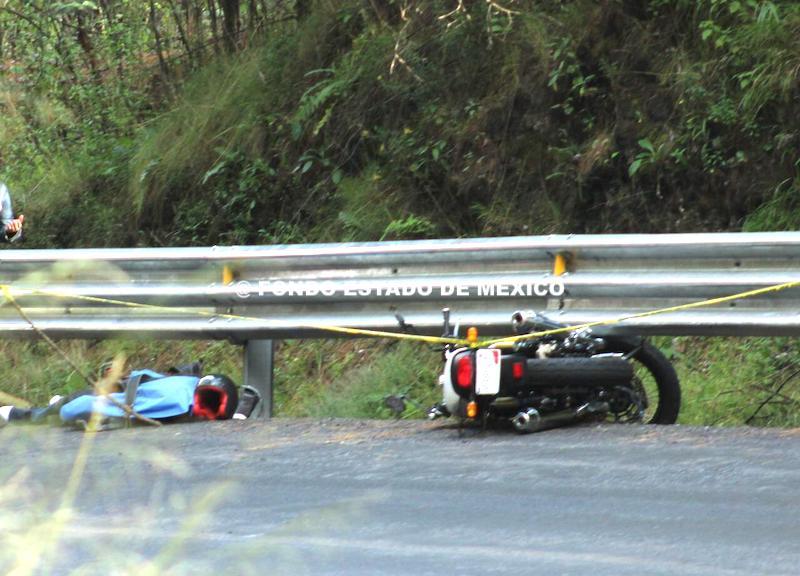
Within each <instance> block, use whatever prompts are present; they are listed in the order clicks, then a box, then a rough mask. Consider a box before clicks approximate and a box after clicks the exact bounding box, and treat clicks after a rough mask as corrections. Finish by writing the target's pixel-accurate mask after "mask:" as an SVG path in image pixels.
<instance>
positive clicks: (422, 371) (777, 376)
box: [0, 338, 800, 426]
mask: <svg viewBox="0 0 800 576" xmlns="http://www.w3.org/2000/svg"><path fill="white" fill-rule="evenodd" d="M655 344H656V345H658V346H659V348H661V350H662V351H664V352H665V354H667V356H668V357H670V358H671V359H672V361H673V362H674V364H675V367H676V369H677V371H678V374H679V376H680V379H681V386H682V390H683V402H682V408H681V416H680V419H679V422H680V423H683V424H692V425H720V426H736V425H744V424H751V425H758V426H800V342H799V341H798V340H797V339H791V338H656V339H655ZM60 345H61V346H62V347H63V348H64V349H65V351H66V352H67V353H68V354H69V355H70V357H71V358H72V359H73V360H74V361H75V362H76V363H77V364H78V365H79V366H80V367H81V368H82V369H84V371H87V372H90V373H94V372H95V371H96V369H97V367H98V366H99V365H100V364H101V363H102V362H103V361H105V360H108V359H110V358H112V357H114V356H115V355H117V354H118V353H122V354H124V355H125V356H126V357H127V358H128V369H133V368H143V367H147V368H153V369H156V370H164V369H166V368H168V367H169V366H172V365H176V364H182V363H187V362H192V361H195V360H198V359H202V360H203V361H204V364H205V370H206V371H207V372H222V373H225V374H228V375H230V376H231V377H232V378H233V379H234V380H235V381H236V382H241V376H242V373H241V369H242V364H241V349H240V347H238V346H236V345H233V344H230V343H228V342H178V341H168V342H160V341H139V340H113V341H111V340H110V341H90V342H79V341H75V342H72V341H70V342H62V343H61V344H60ZM276 352H277V353H276V365H275V413H276V415H278V416H311V417H315V418H322V417H344V418H388V417H391V413H390V412H389V410H388V409H387V408H386V407H385V406H384V404H383V398H384V397H385V396H386V395H389V394H406V395H407V397H408V398H409V399H410V400H411V401H412V402H413V403H416V404H417V405H418V406H419V407H417V406H415V405H414V404H413V403H409V404H408V408H407V410H406V412H405V413H404V415H403V417H406V418H415V417H416V418H418V417H422V416H423V415H424V409H425V408H427V407H429V406H430V405H431V404H432V403H433V402H435V401H436V400H438V399H439V390H438V386H436V384H435V383H436V377H437V374H438V372H439V370H440V367H441V361H440V355H439V353H437V352H436V351H434V350H433V349H432V348H431V347H429V346H426V345H423V344H417V343H411V342H389V341H382V340H364V339H358V340H345V341H341V340H308V341H284V342H280V343H279V345H278V347H277V349H276ZM0 373H2V374H3V375H5V378H4V379H3V382H2V385H0V391H2V392H6V393H8V394H12V395H14V396H16V397H19V398H22V399H25V400H27V401H28V402H30V403H32V404H35V405H42V404H46V403H47V400H48V399H49V398H50V396H52V395H53V394H64V393H68V392H71V391H74V390H77V389H80V388H83V387H84V383H83V382H82V381H81V379H80V377H78V376H77V374H75V373H74V372H73V371H72V369H71V368H70V367H69V366H67V365H66V363H65V362H64V361H63V360H61V359H60V358H58V357H57V356H56V355H55V354H54V353H53V352H52V350H51V349H50V348H49V347H48V346H47V345H46V344H45V343H42V342H36V343H28V342H9V341H2V342H0ZM2 403H5V401H4V400H3V401H2Z"/></svg>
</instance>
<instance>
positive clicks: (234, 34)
mask: <svg viewBox="0 0 800 576" xmlns="http://www.w3.org/2000/svg"><path fill="white" fill-rule="evenodd" d="M220 6H222V29H223V32H224V39H225V48H226V49H227V50H228V52H235V51H236V47H237V45H238V41H237V40H238V36H239V26H240V22H239V0H220Z"/></svg>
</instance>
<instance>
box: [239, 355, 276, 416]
mask: <svg viewBox="0 0 800 576" xmlns="http://www.w3.org/2000/svg"><path fill="white" fill-rule="evenodd" d="M274 353H275V346H274V342H273V341H272V340H248V341H247V342H245V345H244V383H245V384H246V385H248V386H252V387H253V388H255V389H256V390H258V391H259V393H260V394H261V407H260V408H257V409H256V415H257V416H258V417H259V418H272V376H273V357H274ZM254 416H255V415H254Z"/></svg>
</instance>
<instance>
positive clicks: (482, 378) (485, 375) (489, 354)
mask: <svg viewBox="0 0 800 576" xmlns="http://www.w3.org/2000/svg"><path fill="white" fill-rule="evenodd" d="M475 367H476V368H475V370H476V372H475V394H478V395H484V396H488V395H492V394H497V393H498V392H500V350H499V349H497V348H481V349H479V350H478V352H477V354H476V358H475Z"/></svg>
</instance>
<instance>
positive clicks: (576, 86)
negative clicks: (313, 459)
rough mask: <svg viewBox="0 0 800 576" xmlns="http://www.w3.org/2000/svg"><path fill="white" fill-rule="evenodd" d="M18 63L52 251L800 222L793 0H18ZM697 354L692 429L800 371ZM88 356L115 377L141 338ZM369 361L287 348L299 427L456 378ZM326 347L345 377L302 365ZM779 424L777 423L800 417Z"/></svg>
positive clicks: (798, 48)
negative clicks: (387, 393) (354, 393)
mask: <svg viewBox="0 0 800 576" xmlns="http://www.w3.org/2000/svg"><path fill="white" fill-rule="evenodd" d="M0 66H2V70H3V74H2V76H0V178H2V179H3V180H5V181H7V182H8V183H9V184H10V185H11V188H12V191H13V193H14V199H15V203H16V206H17V208H18V210H19V211H22V212H24V213H25V214H26V216H27V220H26V224H29V230H28V247H75V246H131V245H143V246H161V245H209V244H215V243H216V244H230V243H275V242H304V241H312V242H313V241H341V240H377V239H396V238H422V237H449V236H482V235H483V236H487V235H503V234H540V233H550V232H574V233H586V232H671V231H678V232H689V231H701V230H708V231H717V230H741V229H744V230H769V229H797V228H798V225H799V224H800V206H798V198H800V195H799V194H798V193H800V189H798V188H800V164H799V162H800V157H799V156H798V152H797V150H798V149H799V148H798V143H799V141H800V140H799V139H800V114H798V113H797V110H798V99H797V93H798V86H799V83H800V5H798V4H797V3H796V2H791V1H788V0H774V1H769V0H695V1H689V0H674V1H666V0H650V1H648V2H636V3H632V2H623V1H621V0H611V1H608V2H594V1H591V0H568V1H563V0H558V1H557V0H545V1H542V2H536V3H532V2H525V1H524V0H505V1H491V2H488V1H479V0H465V1H463V2H461V1H457V0H431V1H422V0H404V1H402V2H401V1H399V0H377V1H376V0H341V1H337V2H332V1H327V0H316V1H309V0H306V1H301V2H295V3H292V2H275V1H273V0H259V1H258V2H255V1H253V2H238V1H231V0H209V1H206V0H203V1H200V0H180V1H178V0H175V1H171V0H170V1H167V2H162V1H159V2H156V1H153V0H104V1H97V2H93V1H88V0H87V1H82V2H65V1H47V2H45V1H44V0H8V1H7V2H4V3H2V5H0ZM675 342H676V343H678V344H679V343H682V342H685V343H687V344H686V346H687V347H688V349H690V350H691V352H681V353H680V354H678V355H677V356H676V359H677V361H678V363H679V366H680V367H681V370H682V371H683V377H684V381H685V382H687V393H686V396H685V397H686V402H685V403H684V405H685V407H686V410H687V412H686V414H687V415H686V416H685V417H684V421H685V422H693V423H700V422H713V423H733V422H740V421H741V420H737V418H739V415H740V414H741V413H744V412H746V409H749V407H750V406H749V404H746V403H747V402H751V401H752V399H753V398H756V399H757V398H761V397H762V396H760V395H756V396H751V395H750V393H751V392H752V391H753V390H755V388H754V386H770V385H773V384H774V385H779V382H780V377H781V375H782V374H783V372H782V371H783V370H785V369H786V366H784V365H783V364H782V362H783V360H780V361H779V360H776V359H775V358H772V357H773V356H774V355H770V345H769V344H765V343H763V342H762V341H760V340H744V341H738V340H737V341H727V340H709V341H697V340H694V339H678V340H676V341H675ZM678 344H675V345H671V344H670V343H669V342H667V341H665V345H666V346H672V348H673V349H677V348H680V347H681V346H683V344H680V345H678ZM2 346H3V347H4V352H5V355H4V360H3V362H5V365H4V368H5V369H6V371H8V370H19V369H20V366H25V368H24V370H25V371H26V377H25V378H24V380H25V381H27V382H29V383H30V386H31V387H32V388H30V389H28V390H27V391H26V390H25V389H21V390H20V392H26V393H29V394H31V396H32V398H31V399H33V398H38V397H39V396H42V397H43V396H45V395H47V393H49V392H47V391H46V387H47V386H57V385H58V383H59V382H62V381H65V379H66V378H67V376H68V375H67V374H65V373H64V372H58V370H59V369H58V368H56V367H55V366H52V367H49V364H50V363H43V362H41V361H40V362H38V363H35V364H37V365H36V366H31V367H28V359H29V358H36V357H41V356H42V355H46V354H47V352H46V351H44V350H43V349H42V348H41V346H42V345H39V344H37V345H34V346H32V347H29V346H27V345H19V344H10V343H3V344H2ZM70 346H71V350H72V352H73V353H74V354H76V355H77V356H78V357H80V358H82V359H84V360H85V361H86V362H87V363H88V364H91V363H92V362H94V361H95V360H96V359H97V358H96V357H95V353H94V350H95V348H96V349H97V350H101V351H102V352H101V353H98V354H97V355H98V356H103V355H107V354H108V353H109V352H111V351H112V348H113V347H114V346H115V345H114V344H111V343H108V344H107V343H102V344H97V345H96V346H93V347H90V348H85V347H82V346H84V345H78V344H75V345H70ZM122 346H123V348H125V349H126V350H127V351H128V354H129V355H130V356H131V358H132V360H134V359H136V360H141V361H142V362H145V361H147V362H149V361H151V360H152V359H151V358H150V357H148V356H147V355H148V354H152V353H155V351H156V348H149V347H148V346H144V347H142V348H137V347H135V346H134V345H132V344H130V345H129V344H127V343H126V344H124V345H122ZM196 346H199V345H189V344H185V345H180V346H177V347H176V352H174V356H175V357H180V356H182V355H184V354H185V352H187V351H188V352H194V351H195V350H198V348H197V347H196ZM350 346H351V345H350V344H349V343H348V344H344V345H342V344H336V345H334V344H320V343H309V344H291V345H287V346H286V350H285V351H284V353H282V354H281V356H280V358H281V360H280V361H281V362H282V364H281V366H280V373H281V374H287V375H291V377H290V378H287V380H285V382H286V385H287V386H289V387H291V386H293V385H295V384H294V382H295V381H296V380H299V383H297V384H296V385H297V386H298V387H303V386H309V392H313V393H314V394H319V395H320V396H319V398H316V397H315V400H314V401H309V400H307V399H308V398H310V397H311V396H308V395H306V394H302V395H293V394H292V392H291V390H290V388H287V389H283V390H281V392H280V394H281V395H282V396H280V398H285V406H284V408H283V409H285V410H286V413H292V414H297V413H301V412H303V413H315V414H318V413H320V412H318V410H322V408H321V407H322V406H326V407H329V408H326V409H325V410H328V409H330V410H339V408H341V407H342V406H348V407H349V406H351V405H352V404H351V403H348V402H346V401H344V400H343V401H341V402H340V401H339V400H338V398H343V399H344V398H346V396H339V395H338V394H337V395H336V399H334V397H333V396H327V395H326V394H328V392H327V391H328V390H329V389H330V390H338V389H339V388H341V387H344V386H345V384H344V382H350V383H351V387H352V388H354V389H358V390H361V389H363V388H362V387H368V385H369V384H368V383H369V382H370V381H371V380H383V378H377V377H376V376H375V374H376V373H377V371H379V370H380V369H381V368H380V367H381V366H384V368H383V370H384V372H387V373H392V374H395V373H398V374H401V373H402V374H403V378H404V379H409V380H413V378H414V377H415V376H414V374H417V375H416V377H417V378H418V379H420V380H421V379H423V376H422V375H423V374H425V376H424V379H426V380H427V381H431V378H429V376H430V374H429V372H428V371H427V370H428V368H429V367H428V368H425V370H423V369H422V368H420V370H421V372H419V373H414V372H412V373H408V372H400V371H399V370H398V368H399V367H401V366H402V365H403V364H404V362H403V359H404V358H406V356H404V354H409V352H408V351H407V349H406V347H405V346H399V347H397V348H394V347H388V348H385V347H384V345H383V344H381V345H379V346H378V350H381V351H382V352H381V353H380V354H378V353H375V354H372V353H370V354H368V355H367V358H368V360H367V359H362V357H361V356H360V355H359V354H355V353H353V349H352V348H351V347H350ZM776 346H781V347H788V348H787V350H786V351H785V353H786V354H787V356H785V357H783V356H781V357H780V358H787V359H788V360H790V361H794V360H795V357H796V354H795V348H794V346H795V344H794V343H793V342H792V341H785V342H784V341H780V344H777V345H776ZM326 347H330V348H326ZM676 347H677V348H676ZM210 349H216V348H214V345H212V346H211V347H210ZM323 350H327V354H329V355H331V356H333V357H336V358H337V360H336V362H335V363H334V365H330V366H327V367H326V368H325V370H318V371H316V372H315V371H314V370H311V368H308V367H307V368H306V370H307V371H306V372H295V370H297V368H295V367H294V366H295V365H296V364H301V365H302V364H304V363H305V361H306V360H307V358H306V356H308V357H309V358H315V357H317V358H319V357H321V356H320V355H321V354H322V353H323V352H322V351H323ZM783 353H784V352H781V354H783ZM227 354H228V356H226V359H225V360H222V359H220V361H221V362H222V363H223V364H225V362H227V363H228V364H226V365H227V366H230V368H231V369H233V366H234V363H235V361H236V356H235V353H234V352H233V351H232V349H230V348H228V352H227ZM693 354H698V356H694V355H693ZM285 355H289V358H286V359H284V358H283V357H282V356H285ZM432 357H433V358H434V360H433V361H432V362H435V355H432ZM706 357H708V358H713V359H714V362H713V365H709V367H708V368H707V369H698V370H693V369H692V366H693V365H695V366H699V365H701V364H703V363H704V362H705V361H704V360H703V358H706ZM294 358H299V360H296V361H295V360H294ZM770 358H772V360H769V359H770ZM84 360H81V361H84ZM293 362H294V364H293ZM393 363H394V364H393ZM44 364H47V365H48V366H47V367H46V366H43V365H44ZM792 365H793V364H792ZM390 368H391V369H390ZM37 370H40V371H41V372H37ZM47 370H52V371H53V372H48V371H47ZM728 370H729V371H730V372H727V371H728ZM750 371H752V373H750ZM27 372H29V373H27ZM332 375H335V377H334V376H332ZM734 375H737V376H739V377H738V378H733V376H734ZM290 380H291V382H292V384H290V383H289V381H290ZM37 382H39V383H40V384H35V383H37ZM776 382H777V383H778V384H775V383H776ZM312 383H313V384H312ZM731 383H735V386H736V388H735V391H732V392H728V388H727V387H729V386H731V385H732V384H731ZM769 383H771V384H769ZM391 384H392V386H394V384H395V383H394V382H391ZM400 384H401V383H400V382H397V386H399V387H400V388H406V387H404V386H401V385H400ZM415 386H417V384H416V383H412V382H410V383H409V386H408V387H410V388H412V389H415V388H414V387H415ZM796 388H797V384H796V383H795V382H794V380H793V379H790V382H789V383H788V384H786V385H784V387H783V388H782V389H781V394H784V395H787V394H788V395H789V397H791V394H792V393H795V394H796V392H792V391H793V390H796ZM298 389H299V388H298ZM415 390H416V389H415ZM397 391H404V390H393V392H397ZM762 392H763V391H762ZM416 393H420V392H419V391H417V392H416ZM382 394H383V391H377V390H376V391H375V392H374V394H372V395H366V396H369V398H370V399H369V400H366V399H365V401H366V402H368V403H369V406H368V407H367V406H364V407H362V408H359V410H364V411H365V412H364V413H369V414H378V413H380V410H381V408H380V407H379V406H378V404H379V403H378V404H376V399H377V398H378V397H379V396H381V395H382ZM37 395H38V396H37ZM358 396H359V397H364V398H366V396H365V395H364V394H361V393H359V395H358ZM292 398H295V399H296V402H294V401H292ZM412 398H413V395H412ZM773 400H776V401H778V400H780V397H776V398H774V399H773ZM784 400H785V398H784ZM283 402H284V401H283V400H281V402H279V405H283V404H282V403H283ZM787 402H788V401H787ZM790 404H791V403H788V404H787V406H788V405H790ZM336 405H339V408H337V407H336ZM376 406H377V408H376ZM756 407H757V405H756ZM347 409H349V408H347ZM753 409H755V407H753ZM342 410H344V408H342ZM765 410H767V409H766V408H765V409H762V410H761V412H760V413H759V415H758V417H757V418H756V419H755V420H753V422H754V423H769V424H787V425H789V424H795V423H796V417H794V416H792V411H791V410H790V409H787V410H786V411H785V413H782V412H781V410H780V409H779V408H778V406H777V404H775V403H773V404H770V411H769V412H768V414H769V416H768V417H766V418H765V419H762V418H761V416H762V415H764V414H766V413H767V412H765ZM315 411H317V412H315Z"/></svg>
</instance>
